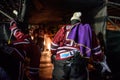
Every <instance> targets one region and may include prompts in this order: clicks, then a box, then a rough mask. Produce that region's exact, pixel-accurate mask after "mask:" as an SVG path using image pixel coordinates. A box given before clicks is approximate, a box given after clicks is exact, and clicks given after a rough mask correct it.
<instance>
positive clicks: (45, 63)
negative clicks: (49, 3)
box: [39, 51, 53, 80]
mask: <svg viewBox="0 0 120 80" xmlns="http://www.w3.org/2000/svg"><path fill="white" fill-rule="evenodd" d="M50 56H51V55H50V52H49V51H46V52H43V53H42V54H41V59H40V74H39V76H40V80H51V78H52V66H53V65H52V64H51V59H50Z"/></svg>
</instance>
